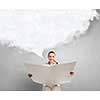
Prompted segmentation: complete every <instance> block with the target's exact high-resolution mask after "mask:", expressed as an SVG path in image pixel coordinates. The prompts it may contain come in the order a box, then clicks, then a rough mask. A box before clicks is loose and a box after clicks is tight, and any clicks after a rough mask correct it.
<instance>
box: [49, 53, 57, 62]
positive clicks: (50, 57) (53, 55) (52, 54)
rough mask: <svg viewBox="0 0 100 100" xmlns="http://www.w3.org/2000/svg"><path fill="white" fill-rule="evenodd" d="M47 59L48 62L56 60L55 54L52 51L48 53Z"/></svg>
mask: <svg viewBox="0 0 100 100" xmlns="http://www.w3.org/2000/svg"><path fill="white" fill-rule="evenodd" d="M48 60H49V62H50V63H53V62H55V61H56V55H55V54H54V53H50V54H49V55H48Z"/></svg>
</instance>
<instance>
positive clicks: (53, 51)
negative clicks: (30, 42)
mask: <svg viewBox="0 0 100 100" xmlns="http://www.w3.org/2000/svg"><path fill="white" fill-rule="evenodd" d="M50 53H54V54H56V53H55V52H54V51H49V53H48V56H49V54H50Z"/></svg>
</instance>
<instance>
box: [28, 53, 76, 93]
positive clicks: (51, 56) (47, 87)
mask: <svg viewBox="0 0 100 100" xmlns="http://www.w3.org/2000/svg"><path fill="white" fill-rule="evenodd" d="M46 64H49V65H55V64H58V62H57V61H56V53H55V52H54V51H50V52H49V53H48V62H47V63H46ZM70 74H71V75H73V74H74V72H70ZM28 76H29V77H32V74H30V73H29V74H28ZM42 90H43V91H60V90H61V85H60V84H43V89H42Z"/></svg>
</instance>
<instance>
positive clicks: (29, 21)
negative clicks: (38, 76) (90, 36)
mask: <svg viewBox="0 0 100 100" xmlns="http://www.w3.org/2000/svg"><path fill="white" fill-rule="evenodd" d="M94 17H96V18H97V19H98V18H99V14H98V13H97V12H96V10H41V11H27V10H26V11H21V10H20V11H17V10H16V11H0V42H1V43H2V44H3V45H5V44H8V47H17V48H20V49H22V50H26V51H28V52H34V53H36V54H38V55H39V56H41V57H42V52H43V50H44V49H47V48H52V47H55V46H57V44H59V43H61V42H62V43H63V42H66V43H69V42H70V41H72V39H73V37H74V36H76V37H79V36H80V35H81V34H85V31H86V30H87V29H88V27H89V25H90V21H93V19H94Z"/></svg>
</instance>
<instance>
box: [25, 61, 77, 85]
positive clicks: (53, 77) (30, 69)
mask: <svg viewBox="0 0 100 100" xmlns="http://www.w3.org/2000/svg"><path fill="white" fill-rule="evenodd" d="M24 65H25V66H26V69H27V73H31V74H32V77H31V79H32V80H33V81H34V82H36V83H39V84H64V83H67V82H70V80H71V79H72V77H73V76H71V75H70V72H71V71H73V70H74V67H75V65H76V62H71V63H63V64H56V65H49V64H43V65H36V64H28V63H24Z"/></svg>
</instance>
